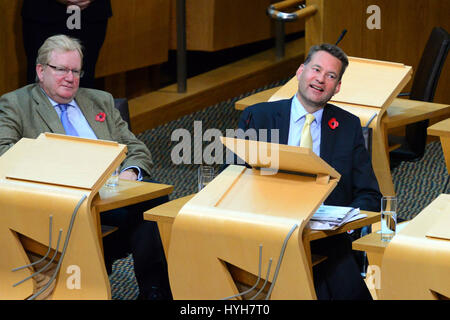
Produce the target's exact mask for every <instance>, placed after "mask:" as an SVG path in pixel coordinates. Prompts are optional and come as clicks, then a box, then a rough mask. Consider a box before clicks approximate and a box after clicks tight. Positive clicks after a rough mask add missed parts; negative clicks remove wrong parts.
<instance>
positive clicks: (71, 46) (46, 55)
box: [36, 34, 83, 66]
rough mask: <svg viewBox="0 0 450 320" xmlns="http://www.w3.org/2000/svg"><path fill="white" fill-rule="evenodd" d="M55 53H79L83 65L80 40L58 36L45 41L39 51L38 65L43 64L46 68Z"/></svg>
mask: <svg viewBox="0 0 450 320" xmlns="http://www.w3.org/2000/svg"><path fill="white" fill-rule="evenodd" d="M53 51H62V52H67V51H78V53H79V54H80V58H81V63H83V46H82V45H81V43H80V41H79V40H78V39H75V38H71V37H68V36H66V35H63V34H59V35H56V36H51V37H50V38H47V40H45V41H44V43H43V44H42V46H41V47H40V48H39V50H38V55H37V58H36V65H38V64H41V65H43V66H46V65H47V63H49V61H50V56H51V54H52V52H53Z"/></svg>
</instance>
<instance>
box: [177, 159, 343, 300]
mask: <svg viewBox="0 0 450 320" xmlns="http://www.w3.org/2000/svg"><path fill="white" fill-rule="evenodd" d="M337 181H338V180H337V179H332V180H331V181H330V182H329V184H320V183H317V182H316V179H315V178H314V177H304V176H297V175H291V174H286V173H277V174H276V175H272V176H266V177H264V176H262V175H260V172H259V170H256V169H248V168H246V167H244V166H236V165H231V166H229V167H228V168H227V169H226V170H224V171H223V172H222V173H221V174H220V175H219V176H217V177H216V178H215V179H214V181H212V182H211V183H209V184H208V186H207V187H206V188H205V189H203V190H202V191H201V192H199V193H198V194H197V195H195V196H194V197H193V198H192V199H191V200H190V201H189V202H188V203H186V204H185V205H184V206H183V207H182V209H181V210H180V213H179V214H178V215H177V216H176V219H175V222H174V224H173V227H172V232H171V234H172V236H171V240H170V248H169V258H168V262H169V263H168V265H169V276H170V283H171V288H172V293H173V295H174V298H175V299H223V298H225V297H228V296H233V295H235V294H237V293H238V289H237V287H236V285H235V283H234V282H233V279H232V277H231V274H230V271H229V270H227V267H226V265H227V264H231V265H233V266H235V267H238V268H240V269H242V270H245V271H247V272H249V273H251V274H252V275H254V276H257V275H258V273H259V272H260V273H261V276H262V278H265V277H266V273H267V272H268V264H269V259H270V258H272V265H271V269H270V274H269V276H268V281H270V282H272V283H273V282H275V281H274V275H275V269H276V266H277V263H278V259H279V256H280V253H281V249H282V247H283V243H284V241H287V245H286V251H285V252H284V256H283V259H282V263H281V267H280V269H279V271H278V277H277V278H276V283H275V284H274V287H273V291H272V294H271V296H270V298H271V299H314V298H315V297H316V296H315V291H314V285H313V281H312V276H311V271H310V257H309V256H307V255H306V253H305V249H304V245H303V241H302V234H303V229H304V227H305V224H306V222H307V221H308V220H309V218H310V216H311V215H312V214H313V213H314V212H315V211H316V209H317V207H318V206H319V205H320V203H322V202H323V200H324V199H325V198H326V197H327V196H328V194H329V193H330V192H331V191H332V190H333V189H334V187H335V185H336V184H337ZM300 194H301V195H302V199H305V201H298V195H300ZM281 204H282V205H281ZM294 226H296V227H295V229H293V227H294ZM292 230H293V231H292ZM290 232H292V234H291V236H290V237H289V240H285V239H286V238H287V235H288V234H289V233H290ZM260 245H262V246H263V248H262V268H261V270H260V271H259V246H260ZM261 281H262V282H263V281H264V279H262V280H261Z"/></svg>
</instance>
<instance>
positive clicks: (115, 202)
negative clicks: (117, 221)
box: [92, 180, 173, 212]
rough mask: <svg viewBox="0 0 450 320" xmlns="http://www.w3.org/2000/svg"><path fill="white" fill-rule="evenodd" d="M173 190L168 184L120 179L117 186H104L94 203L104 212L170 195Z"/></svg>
mask: <svg viewBox="0 0 450 320" xmlns="http://www.w3.org/2000/svg"><path fill="white" fill-rule="evenodd" d="M172 190H173V186H171V185H167V184H161V183H151V182H141V181H130V180H119V185H118V186H117V187H115V188H108V187H102V188H101V189H100V191H99V193H98V194H97V195H96V196H95V198H94V200H93V201H92V204H93V206H95V207H96V208H97V209H98V211H99V212H104V211H108V210H112V209H116V208H121V207H125V206H129V205H132V204H136V203H139V202H143V201H147V200H151V199H154V198H158V197H161V196H164V195H168V194H170V193H171V192H172Z"/></svg>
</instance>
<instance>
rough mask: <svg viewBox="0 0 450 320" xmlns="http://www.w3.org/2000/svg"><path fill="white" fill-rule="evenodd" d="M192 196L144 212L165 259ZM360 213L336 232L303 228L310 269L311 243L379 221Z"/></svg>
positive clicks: (375, 214)
mask: <svg viewBox="0 0 450 320" xmlns="http://www.w3.org/2000/svg"><path fill="white" fill-rule="evenodd" d="M194 196H195V194H191V195H188V196H185V197H182V198H178V199H175V200H172V201H169V202H167V203H164V204H162V205H159V206H157V207H155V208H152V209H150V210H148V211H146V212H144V219H145V220H149V221H155V222H156V223H158V228H159V232H160V235H161V241H162V243H163V247H164V252H165V254H166V258H167V257H168V252H169V247H170V235H171V231H172V224H173V222H174V221H175V218H176V216H177V215H178V212H179V211H180V210H181V208H182V207H183V206H184V205H185V204H186V203H187V202H188V201H189V200H191V199H192V198H193V197H194ZM362 213H365V214H367V217H366V218H364V219H360V220H356V221H353V222H350V223H347V224H345V225H343V226H342V227H340V228H338V229H336V230H327V231H318V230H311V229H309V228H307V227H306V228H305V231H304V233H303V243H304V246H305V251H306V254H307V256H308V257H309V260H310V261H311V265H310V267H312V265H313V262H312V258H311V248H310V242H311V241H314V240H318V239H322V238H325V237H331V236H333V235H336V234H340V233H343V232H346V231H348V230H354V229H358V228H361V227H363V226H367V225H371V224H373V223H376V222H378V221H380V213H379V212H371V211H362Z"/></svg>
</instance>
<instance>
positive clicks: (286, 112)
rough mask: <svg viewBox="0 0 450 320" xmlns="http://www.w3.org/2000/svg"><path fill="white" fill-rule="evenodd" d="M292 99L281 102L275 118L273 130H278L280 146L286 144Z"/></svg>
mask: <svg viewBox="0 0 450 320" xmlns="http://www.w3.org/2000/svg"><path fill="white" fill-rule="evenodd" d="M291 104H292V99H287V100H282V101H281V102H280V106H279V108H278V109H277V114H276V116H275V128H280V144H287V143H288V139H289V124H290V121H291Z"/></svg>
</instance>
